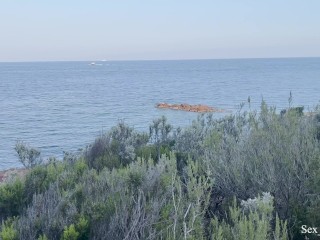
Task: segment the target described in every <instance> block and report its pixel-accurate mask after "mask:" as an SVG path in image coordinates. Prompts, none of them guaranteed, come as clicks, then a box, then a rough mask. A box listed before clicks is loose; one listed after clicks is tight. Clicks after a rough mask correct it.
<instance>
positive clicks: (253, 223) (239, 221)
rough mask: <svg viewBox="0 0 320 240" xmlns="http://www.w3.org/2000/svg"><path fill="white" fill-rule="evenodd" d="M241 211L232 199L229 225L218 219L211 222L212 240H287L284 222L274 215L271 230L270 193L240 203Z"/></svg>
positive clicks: (271, 204) (271, 201) (271, 208)
mask: <svg viewBox="0 0 320 240" xmlns="http://www.w3.org/2000/svg"><path fill="white" fill-rule="evenodd" d="M241 206H242V209H240V208H239V207H238V206H237V203H236V199H234V203H233V206H232V207H230V209H229V217H230V218H229V221H228V222H229V223H227V222H225V221H223V222H222V223H219V221H218V219H217V218H215V219H213V220H212V223H211V224H212V227H213V233H212V239H214V240H220V239H236V240H265V239H276V240H280V239H281V240H285V239H288V235H287V227H286V224H287V223H286V222H283V221H280V220H279V218H278V215H276V226H275V229H272V220H273V197H272V196H271V195H270V193H263V197H262V198H261V197H260V196H258V197H257V198H254V199H248V200H247V201H242V202H241Z"/></svg>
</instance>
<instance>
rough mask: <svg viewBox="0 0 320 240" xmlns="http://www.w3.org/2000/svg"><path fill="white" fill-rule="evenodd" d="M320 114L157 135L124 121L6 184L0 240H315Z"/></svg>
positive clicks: (247, 119) (224, 121)
mask: <svg viewBox="0 0 320 240" xmlns="http://www.w3.org/2000/svg"><path fill="white" fill-rule="evenodd" d="M319 140H320V111H319V109H317V108H316V109H315V111H314V114H312V115H310V116H306V115H305V114H304V113H303V108H293V107H290V108H289V109H287V110H286V111H282V112H281V113H279V112H278V111H277V110H276V108H274V107H269V106H267V104H266V103H265V102H262V104H261V108H260V111H243V110H239V111H238V112H237V113H235V114H232V115H227V116H225V117H223V118H220V119H215V118H214V117H213V115H212V114H206V115H199V117H198V119H197V120H196V121H194V122H193V123H192V125H191V126H189V127H187V128H185V129H180V128H178V129H174V128H173V127H172V126H171V125H170V124H169V123H168V122H167V120H166V118H165V117H162V118H160V119H156V120H154V121H153V122H152V124H151V125H150V129H149V132H148V133H141V132H137V131H135V130H134V129H133V128H131V127H130V126H128V125H126V124H125V123H123V122H120V123H118V125H117V126H115V127H113V128H112V129H110V131H108V132H107V133H103V134H101V135H100V136H99V137H97V139H96V140H95V141H94V142H93V143H92V144H91V145H89V146H87V147H86V148H85V149H84V150H83V152H81V153H79V154H71V153H66V154H65V156H64V159H63V160H58V159H55V158H50V159H48V160H47V161H40V159H41V158H40V157H39V155H40V153H39V152H38V150H36V149H34V148H32V147H30V146H27V145H26V144H25V143H23V142H18V143H17V145H16V151H17V154H18V157H19V159H20V160H21V162H22V163H24V166H25V167H26V168H29V170H28V173H27V174H26V176H25V177H23V178H14V179H11V180H10V181H7V182H5V183H3V184H1V185H0V221H1V227H0V239H2V240H14V239H25V240H28V239H42V240H44V239H83V240H84V239H115V240H116V239H213V240H220V239H221V240H222V239H240V240H245V239H252V240H260V239H277V240H280V239H281V240H285V239H305V237H307V238H309V239H316V238H317V237H318V236H317V235H316V234H314V233H309V234H306V235H305V234H303V233H302V232H301V230H302V229H301V227H302V226H303V225H304V226H308V227H313V228H316V227H320V214H319V211H320V201H319V200H320V142H319Z"/></svg>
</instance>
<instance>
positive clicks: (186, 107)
mask: <svg viewBox="0 0 320 240" xmlns="http://www.w3.org/2000/svg"><path fill="white" fill-rule="evenodd" d="M156 108H164V109H173V110H181V111H188V112H199V113H206V112H223V110H221V109H217V108H213V107H209V106H206V105H201V104H198V105H190V104H187V103H182V104H168V103H157V104H156Z"/></svg>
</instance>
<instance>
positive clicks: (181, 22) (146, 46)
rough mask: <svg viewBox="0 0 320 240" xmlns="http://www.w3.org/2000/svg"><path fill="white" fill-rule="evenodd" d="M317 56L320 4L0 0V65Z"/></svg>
mask: <svg viewBox="0 0 320 240" xmlns="http://www.w3.org/2000/svg"><path fill="white" fill-rule="evenodd" d="M309 56H320V0H305V1H302V0H220V1H215V0H198V1H195V0H192V1H191V0H170V1H169V0H51V1H50V0H44V1H39V0H1V3H0V61H47V60H100V59H106V60H132V59H193V58H196V59H199V58H201V59H202V58H247V57H309Z"/></svg>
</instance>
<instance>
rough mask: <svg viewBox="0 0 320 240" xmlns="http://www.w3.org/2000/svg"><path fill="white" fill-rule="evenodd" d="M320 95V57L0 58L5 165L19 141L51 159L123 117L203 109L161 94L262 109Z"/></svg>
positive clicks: (306, 102)
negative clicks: (177, 107)
mask: <svg viewBox="0 0 320 240" xmlns="http://www.w3.org/2000/svg"><path fill="white" fill-rule="evenodd" d="M290 93H291V95H292V101H291V105H293V106H304V107H305V111H312V110H313V109H314V108H315V107H316V106H317V104H319V100H320V58H277V59H224V60H181V61H180V60H179V61H178V60H177V61H95V62H94V63H92V62H90V61H81V62H19V63H16V62H15V63H4V62H2V63H0V170H3V169H8V168H13V167H21V166H22V165H21V164H20V163H19V161H18V157H17V154H16V153H15V150H14V146H15V144H16V142H17V141H24V142H25V143H26V144H28V145H30V146H32V147H35V148H37V149H39V150H40V151H41V156H42V157H43V158H44V159H47V158H49V157H51V156H55V157H57V158H62V157H63V154H64V153H65V152H69V153H78V152H79V151H81V149H84V148H85V147H86V146H88V145H89V144H90V143H92V142H93V141H94V139H95V138H96V137H97V136H99V135H100V134H102V133H104V132H107V131H108V130H109V129H110V128H111V127H112V126H115V125H116V124H117V123H118V122H119V121H124V122H125V123H126V124H128V125H129V126H131V127H133V128H134V129H136V130H138V131H148V129H149V125H150V124H151V123H152V121H153V120H154V119H156V118H159V117H161V116H163V115H164V116H166V117H167V119H168V122H169V123H170V124H172V125H173V126H174V127H175V128H177V127H179V126H180V127H186V126H188V125H190V124H191V123H192V121H193V120H194V119H196V118H197V116H198V115H199V114H198V113H193V112H182V111H174V110H168V109H167V110H166V109H157V108H155V105H156V104H157V103H160V102H166V103H188V104H204V105H208V106H212V107H215V108H219V109H223V110H226V112H225V113H214V117H216V118H221V117H223V116H224V115H225V114H233V113H236V112H237V111H239V109H240V106H241V105H242V104H243V103H244V104H246V105H245V106H248V98H250V108H251V109H253V110H257V111H259V107H260V105H261V101H262V100H264V101H266V102H267V104H268V105H269V106H275V107H276V109H277V110H281V109H284V108H287V107H288V106H289V98H290Z"/></svg>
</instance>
